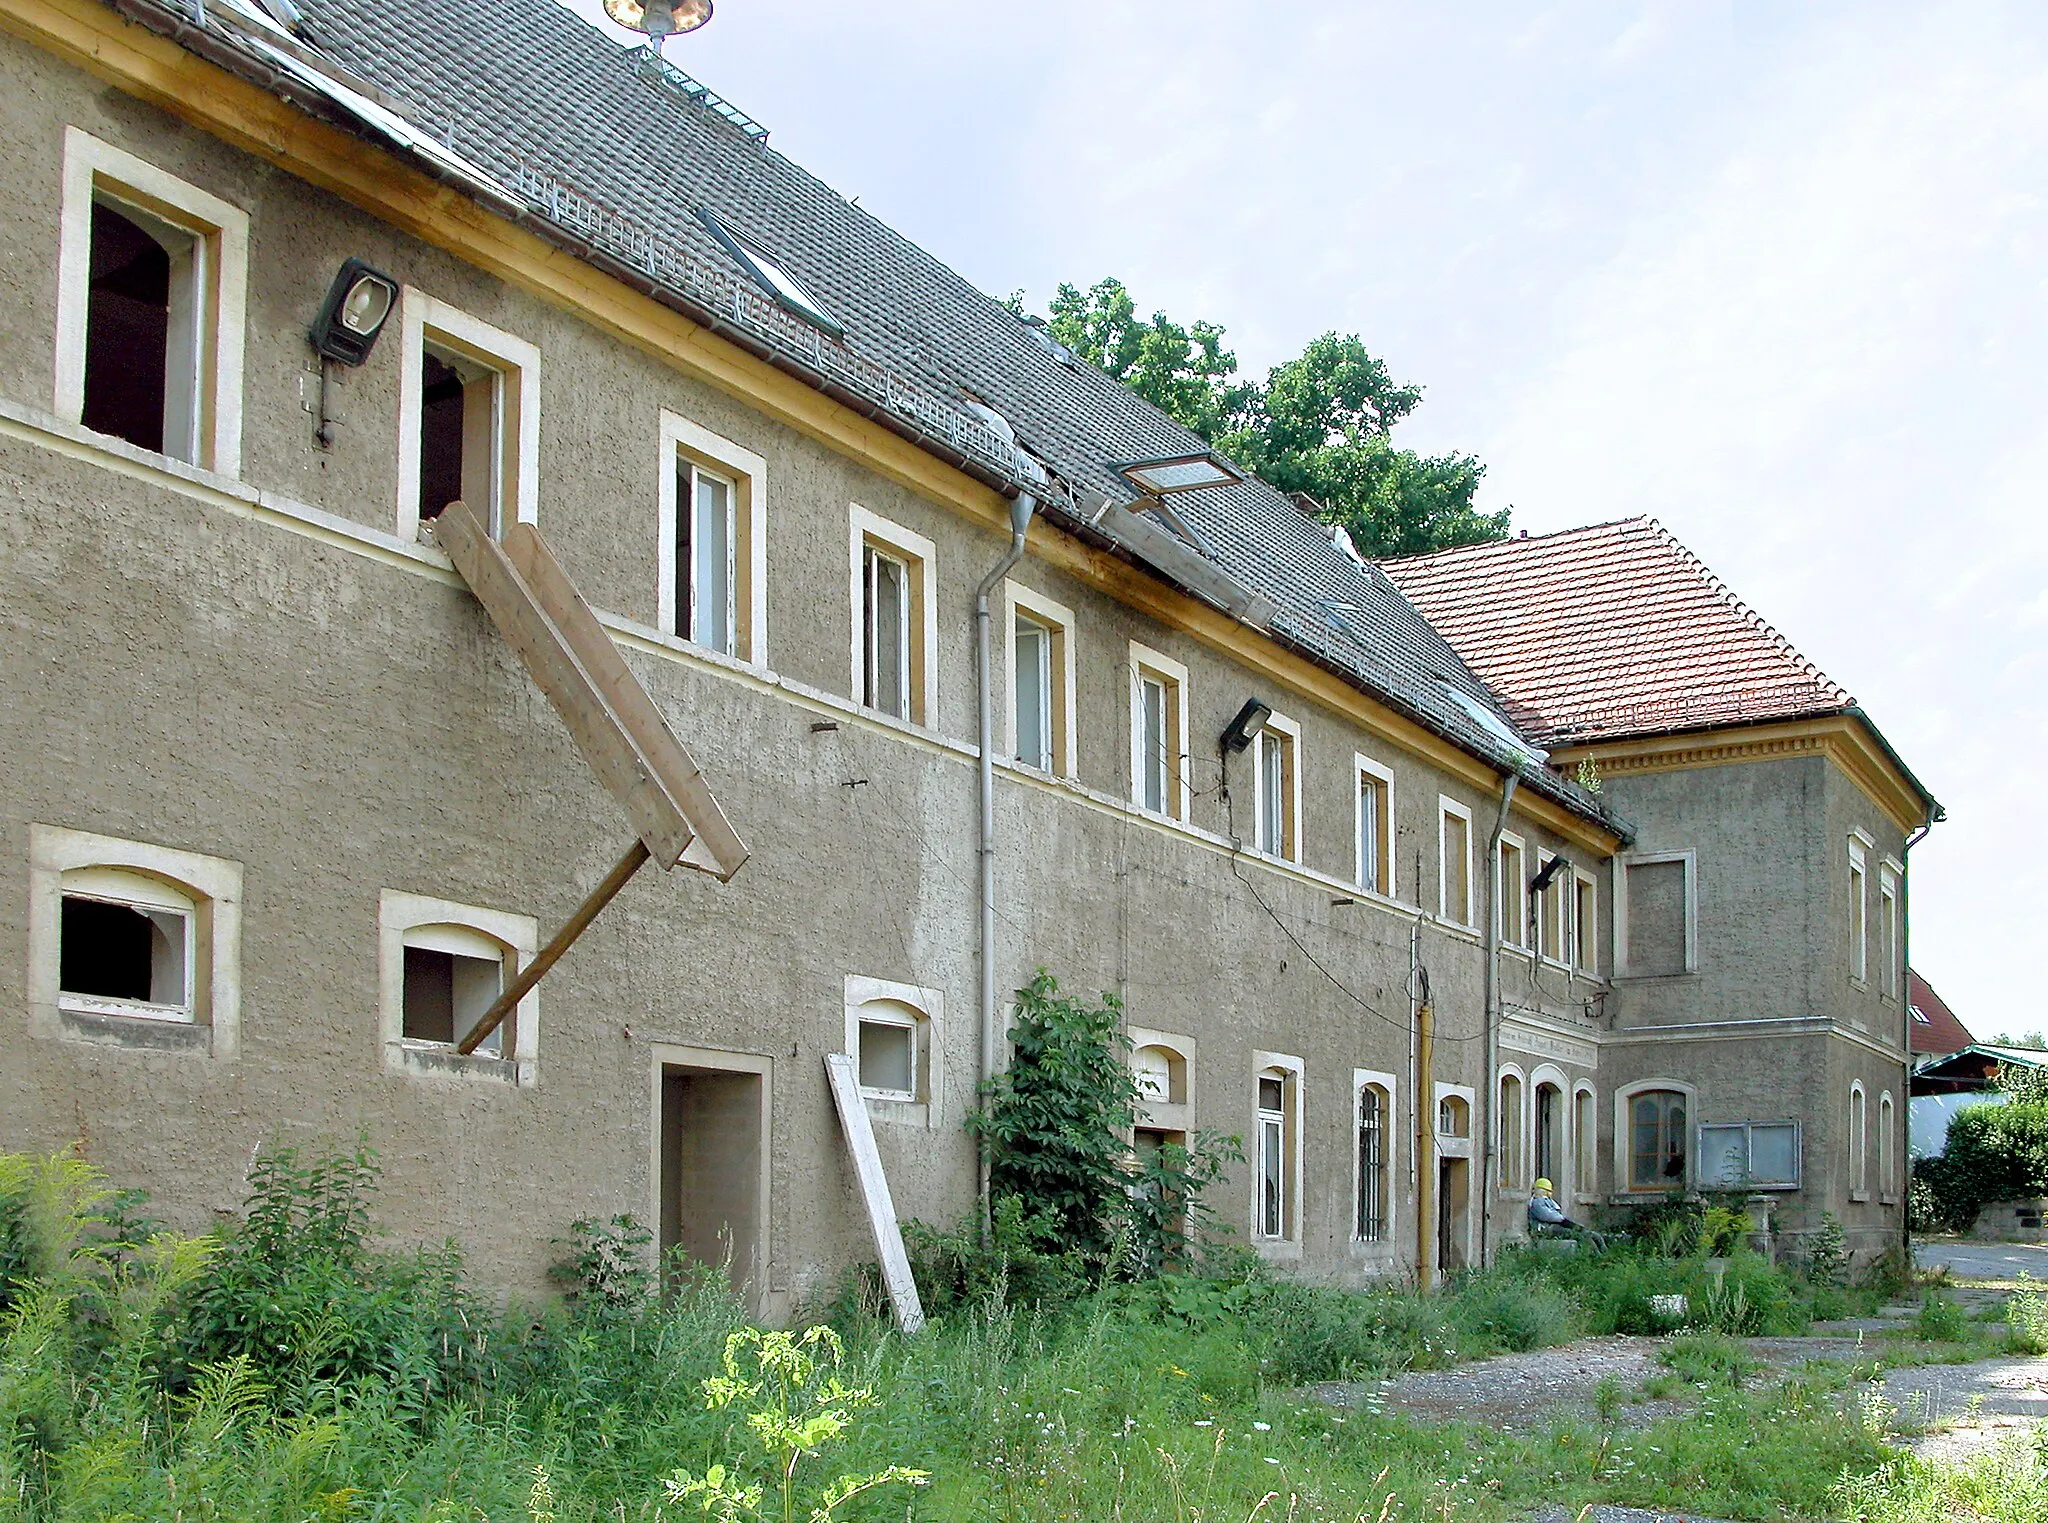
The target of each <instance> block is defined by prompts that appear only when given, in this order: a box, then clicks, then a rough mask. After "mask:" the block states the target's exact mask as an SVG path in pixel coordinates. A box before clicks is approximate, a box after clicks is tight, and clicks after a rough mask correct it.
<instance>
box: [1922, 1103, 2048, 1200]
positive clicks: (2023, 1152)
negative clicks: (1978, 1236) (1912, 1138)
mask: <svg viewBox="0 0 2048 1523" xmlns="http://www.w3.org/2000/svg"><path fill="white" fill-rule="evenodd" d="M1913 1172H1914V1178H1915V1179H1917V1180H1923V1181H1925V1182H1926V1184H1927V1186H1928V1189H1929V1190H1930V1191H1931V1192H1932V1195H1933V1205H1934V1214H1935V1215H1936V1217H1937V1218H1938V1219H1939V1220H1941V1221H1942V1222H1943V1223H1944V1224H1945V1225H1947V1226H1949V1227H1950V1228H1951V1229H1952V1230H1957V1231H1961V1230H1964V1229H1967V1228H1968V1227H1969V1225H1970V1224H1971V1223H1972V1222H1974V1221H1975V1220H1976V1219H1977V1213H1978V1212H1979V1211H1981V1210H1982V1209H1983V1208H1984V1207H1985V1206H1986V1205H1988V1204H1990V1203H1991V1202H1992V1201H2001V1200H2029V1199H2032V1198H2034V1197H2036V1196H2041V1195H2048V1101H2044V1100H2028V1101H2017V1100H2016V1101H2014V1102H2012V1103H2010V1104H2005V1105H1988V1104H1987V1105H1966V1106H1964V1107H1963V1108H1962V1109H1960V1110H1958V1111H1957V1112H1956V1113H1955V1116H1954V1117H1953V1118H1952V1119H1951V1120H1950V1121H1949V1124H1948V1141H1947V1143H1946V1144H1945V1145H1944V1146H1943V1148H1942V1151H1941V1156H1940V1157H1938V1158H1923V1159H1921V1160H1920V1161H1919V1163H1918V1164H1917V1165H1916V1166H1915V1168H1914V1171H1913Z"/></svg>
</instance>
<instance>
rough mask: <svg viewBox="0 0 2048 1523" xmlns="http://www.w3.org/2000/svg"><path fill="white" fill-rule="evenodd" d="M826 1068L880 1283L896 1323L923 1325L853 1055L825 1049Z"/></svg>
mask: <svg viewBox="0 0 2048 1523" xmlns="http://www.w3.org/2000/svg"><path fill="white" fill-rule="evenodd" d="M825 1074H826V1077H827V1078H829V1079H830V1080H831V1081H832V1103H833V1104H834V1105H836V1106H838V1108H839V1129H840V1130H841V1131H842V1132H844V1133H845V1134H846V1147H847V1151H848V1152H850V1153H852V1154H853V1167H854V1172H855V1173H856V1174H858V1175H859V1176H860V1193H861V1197H862V1199H863V1200H864V1201H865V1202H866V1203H867V1208H868V1225H869V1226H871V1227H873V1228H874V1231H875V1257H876V1258H877V1259H879V1260H880V1261H881V1265H882V1285H883V1287H884V1288H885V1289H887V1291H888V1292H889V1304H890V1305H891V1306H893V1307H894V1308H895V1310H896V1325H897V1326H898V1327H900V1328H902V1329H903V1331H905V1332H906V1333H914V1332H916V1331H917V1330H918V1329H919V1328H921V1327H923V1326H924V1303H923V1302H921V1301H919V1300H918V1298H917V1281H916V1280H914V1279H912V1278H911V1276H910V1256H909V1255H908V1254H906V1253H905V1252H904V1251H903V1229H902V1228H901V1227H899V1226H898V1225H897V1223H896V1203H895V1201H893V1200H892V1199H890V1196H889V1177H888V1176H887V1175H886V1174H884V1173H883V1172H882V1155H881V1154H880V1153H879V1152H877V1151H876V1149H875V1128H874V1124H873V1123H872V1122H870V1121H869V1120H868V1107H867V1102H866V1101H864V1100H863V1099H861V1097H860V1076H859V1075H858V1074H856V1073H855V1072H854V1067H853V1059H852V1058H850V1057H848V1056H847V1055H846V1054H845V1053H843V1052H832V1053H827V1054H826V1055H825Z"/></svg>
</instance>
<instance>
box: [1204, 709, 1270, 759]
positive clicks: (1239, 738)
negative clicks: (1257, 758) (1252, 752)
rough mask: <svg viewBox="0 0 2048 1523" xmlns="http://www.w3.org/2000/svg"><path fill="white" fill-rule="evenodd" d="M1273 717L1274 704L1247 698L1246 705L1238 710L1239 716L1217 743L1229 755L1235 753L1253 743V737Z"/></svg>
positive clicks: (1227, 727) (1231, 722)
mask: <svg viewBox="0 0 2048 1523" xmlns="http://www.w3.org/2000/svg"><path fill="white" fill-rule="evenodd" d="M1272 717H1273V706H1272V705H1271V704H1269V703H1261V702H1259V700H1258V699H1256V698H1247V699H1246V700H1245V701H1244V707H1243V708H1241V709H1239V710H1238V711H1237V717H1236V718H1235V719H1233V720H1231V721H1230V723H1229V725H1228V726H1226V727H1225V729H1224V731H1223V733H1222V735H1220V736H1218V737H1217V744H1218V745H1219V746H1221V747H1222V748H1223V750H1224V752H1225V753H1226V754H1228V755H1235V754H1236V753H1237V752H1239V751H1242V750H1243V749H1244V748H1245V747H1246V746H1248V745H1250V744H1251V743H1252V737H1253V736H1254V735H1257V734H1258V733H1259V731H1261V730H1263V729H1265V728H1266V721H1267V720H1269V719H1271V718H1272Z"/></svg>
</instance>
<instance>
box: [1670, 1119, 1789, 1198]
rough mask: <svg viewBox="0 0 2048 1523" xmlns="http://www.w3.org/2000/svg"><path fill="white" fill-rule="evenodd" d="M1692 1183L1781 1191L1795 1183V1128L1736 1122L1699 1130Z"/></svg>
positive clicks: (1778, 1123) (1711, 1187)
mask: <svg viewBox="0 0 2048 1523" xmlns="http://www.w3.org/2000/svg"><path fill="white" fill-rule="evenodd" d="M1694 1172H1695V1175H1696V1182H1697V1183H1698V1185H1699V1187H1700V1188H1701V1189H1703V1190H1768V1189H1785V1188H1790V1187H1793V1186H1796V1185H1797V1184H1798V1183H1799V1125H1798V1123H1797V1122H1793V1121H1739V1122H1733V1123H1716V1124H1714V1125H1712V1126H1708V1125H1704V1124H1703V1125H1702V1126H1701V1127H1700V1157H1699V1167H1698V1169H1696V1170H1695V1171H1694Z"/></svg>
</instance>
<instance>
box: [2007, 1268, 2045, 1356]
mask: <svg viewBox="0 0 2048 1523" xmlns="http://www.w3.org/2000/svg"><path fill="white" fill-rule="evenodd" d="M2005 1331H2006V1337H2007V1340H2008V1341H2009V1342H2010V1343H2011V1344H2012V1348H2013V1352H2014V1353H2018V1354H2048V1287H2044V1286H2043V1285H2042V1284H2040V1282H2038V1281H2036V1280H2035V1279H2034V1278H2033V1277H2032V1276H2031V1275H2029V1274H2027V1273H2026V1272H2025V1271H2024V1270H2022V1271H2021V1272H2020V1284H2019V1289H2018V1290H2015V1291H2014V1292H2013V1293H2012V1295H2011V1297H2010V1298H2009V1299H2008V1300H2007V1301H2006V1303H2005Z"/></svg>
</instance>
